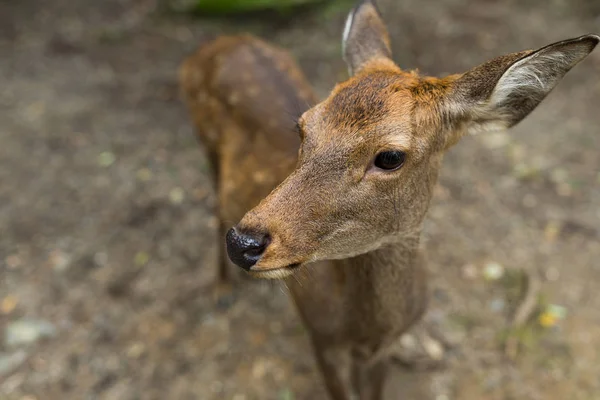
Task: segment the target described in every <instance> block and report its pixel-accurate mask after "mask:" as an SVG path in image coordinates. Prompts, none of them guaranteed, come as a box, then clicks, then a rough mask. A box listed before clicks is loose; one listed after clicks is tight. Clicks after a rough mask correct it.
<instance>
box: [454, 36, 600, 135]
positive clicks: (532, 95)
mask: <svg viewBox="0 0 600 400" xmlns="http://www.w3.org/2000/svg"><path fill="white" fill-rule="evenodd" d="M599 41H600V36H597V35H585V36H581V37H578V38H575V39H570V40H564V41H562V42H557V43H554V44H551V45H548V46H546V47H543V48H541V49H539V50H537V51H524V52H521V53H514V54H510V55H507V56H503V57H499V58H496V59H493V60H491V61H489V62H487V63H485V64H483V65H480V66H479V67H476V68H474V69H472V70H470V71H469V72H467V73H465V74H463V75H462V76H460V77H459V78H458V79H457V80H456V81H455V86H454V91H453V92H454V93H453V95H452V97H453V99H452V106H453V107H452V108H453V109H455V110H457V109H458V110H460V113H461V114H462V118H461V119H463V120H466V121H467V122H466V128H467V129H466V133H476V132H480V131H490V130H499V129H506V128H510V127H512V126H514V125H516V124H517V123H518V122H520V121H521V120H522V119H523V118H525V117H526V116H527V115H528V114H529V113H531V112H532V111H533V110H534V109H535V108H536V107H537V106H538V105H539V104H540V103H541V101H542V100H544V98H545V97H546V96H547V95H548V93H550V91H552V89H554V87H555V86H556V85H557V84H558V82H559V81H560V80H561V79H562V78H563V76H564V75H565V74H566V73H567V72H568V71H569V70H570V69H571V68H573V67H574V66H575V65H576V64H577V63H578V62H580V61H581V60H583V59H584V58H585V57H586V56H587V55H588V54H589V53H590V52H591V51H592V50H593V49H594V47H596V45H597V44H598V42H599Z"/></svg>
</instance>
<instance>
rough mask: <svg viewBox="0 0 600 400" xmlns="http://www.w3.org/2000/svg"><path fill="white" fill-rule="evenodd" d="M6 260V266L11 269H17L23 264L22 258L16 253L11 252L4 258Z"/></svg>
mask: <svg viewBox="0 0 600 400" xmlns="http://www.w3.org/2000/svg"><path fill="white" fill-rule="evenodd" d="M4 261H5V262H6V266H7V267H8V268H10V269H15V268H18V267H20V266H21V258H20V257H19V256H18V255H16V254H11V255H10V256H8V257H6V259H5V260H4Z"/></svg>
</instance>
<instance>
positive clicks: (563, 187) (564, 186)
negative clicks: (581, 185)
mask: <svg viewBox="0 0 600 400" xmlns="http://www.w3.org/2000/svg"><path fill="white" fill-rule="evenodd" d="M556 193H558V195H559V196H561V197H571V196H572V195H573V188H572V187H571V185H569V184H568V183H566V182H561V183H558V184H557V185H556Z"/></svg>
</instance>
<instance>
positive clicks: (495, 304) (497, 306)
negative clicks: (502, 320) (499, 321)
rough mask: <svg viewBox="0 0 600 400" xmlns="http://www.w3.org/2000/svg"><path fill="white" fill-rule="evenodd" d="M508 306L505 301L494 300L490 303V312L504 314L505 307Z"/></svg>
mask: <svg viewBox="0 0 600 400" xmlns="http://www.w3.org/2000/svg"><path fill="white" fill-rule="evenodd" d="M505 306H506V302H505V301H504V299H493V300H492V301H490V306H489V307H490V310H492V311H493V312H502V311H503V310H504V307H505Z"/></svg>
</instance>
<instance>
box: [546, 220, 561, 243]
mask: <svg viewBox="0 0 600 400" xmlns="http://www.w3.org/2000/svg"><path fill="white" fill-rule="evenodd" d="M560 228H561V226H560V224H559V223H558V222H557V221H550V222H548V223H547V224H546V227H545V228H544V239H546V241H547V242H550V243H552V242H554V241H555V240H556V238H557V237H558V235H559V234H560Z"/></svg>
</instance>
